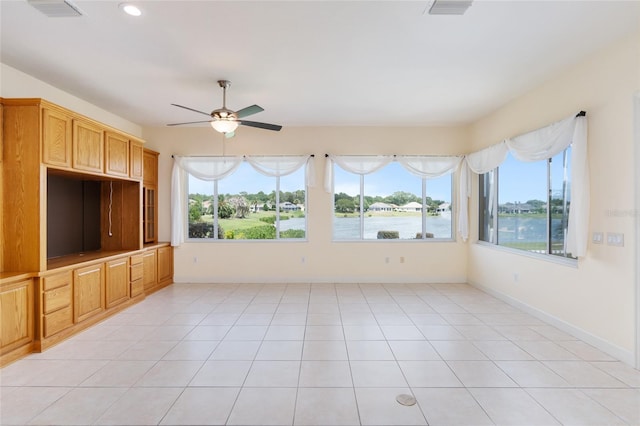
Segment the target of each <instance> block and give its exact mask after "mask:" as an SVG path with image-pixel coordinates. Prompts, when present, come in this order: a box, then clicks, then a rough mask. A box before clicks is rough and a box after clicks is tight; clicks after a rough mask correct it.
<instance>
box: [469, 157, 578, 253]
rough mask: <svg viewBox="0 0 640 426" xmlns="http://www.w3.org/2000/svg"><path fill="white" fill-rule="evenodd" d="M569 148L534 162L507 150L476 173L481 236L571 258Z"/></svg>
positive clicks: (512, 245) (494, 241)
mask: <svg viewBox="0 0 640 426" xmlns="http://www.w3.org/2000/svg"><path fill="white" fill-rule="evenodd" d="M570 151H571V147H569V148H567V149H565V150H564V151H563V152H561V153H559V154H557V155H556V156H554V157H552V158H550V159H548V160H544V161H536V162H529V163H525V162H521V161H517V160H516V159H515V158H513V157H512V156H511V154H509V155H508V156H507V159H506V160H505V161H504V162H503V163H502V164H501V165H500V166H499V167H498V168H496V169H494V170H492V171H490V172H488V173H485V174H483V175H480V180H479V182H480V188H479V189H480V190H479V194H480V195H479V212H480V217H479V224H480V226H479V239H480V240H481V241H486V242H489V243H493V244H497V245H499V246H504V247H509V248H513V249H519V250H525V251H528V252H533V253H542V254H551V255H555V256H563V257H572V256H571V254H570V253H567V249H566V235H567V228H568V223H569V207H570V200H571V185H570V176H571V173H570V162H569V158H570Z"/></svg>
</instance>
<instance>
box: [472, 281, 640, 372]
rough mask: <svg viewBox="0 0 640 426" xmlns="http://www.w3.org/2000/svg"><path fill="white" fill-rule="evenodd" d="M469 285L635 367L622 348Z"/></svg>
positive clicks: (510, 300)
mask: <svg viewBox="0 0 640 426" xmlns="http://www.w3.org/2000/svg"><path fill="white" fill-rule="evenodd" d="M469 284H470V285H472V286H474V287H476V288H477V289H479V290H482V291H484V292H485V293H488V294H490V295H492V296H494V297H496V298H498V299H500V300H502V301H503V302H505V303H508V304H509V305H511V306H513V307H516V308H518V309H520V310H522V311H524V312H526V313H528V314H529V315H532V316H534V317H536V318H538V319H539V320H541V321H544V322H546V323H548V324H550V325H553V326H554V327H556V328H558V329H560V330H562V331H564V332H565V333H568V334H570V335H572V336H574V337H576V338H578V339H580V340H582V341H584V342H586V343H588V344H590V345H591V346H594V347H596V348H598V349H600V350H601V351H602V352H604V353H606V354H608V355H610V356H612V357H614V358H616V359H619V360H620V361H622V362H624V363H625V364H629V365H630V366H635V362H636V360H635V354H634V353H633V352H632V351H628V350H626V349H624V348H621V347H619V346H617V345H614V344H613V343H611V342H609V341H607V340H604V339H602V338H601V337H598V336H596V335H594V334H592V333H589V332H588V331H586V330H583V329H581V328H579V327H576V326H575V325H573V324H570V323H568V322H566V321H564V320H562V319H560V318H558V317H556V316H553V315H551V314H549V313H547V312H545V311H542V310H540V309H538V308H535V307H533V306H530V305H527V304H526V303H523V302H521V301H519V300H517V299H514V298H513V297H511V296H508V295H506V294H504V293H501V292H499V291H496V290H493V289H491V288H489V287H485V286H483V285H482V284H479V283H475V282H469Z"/></svg>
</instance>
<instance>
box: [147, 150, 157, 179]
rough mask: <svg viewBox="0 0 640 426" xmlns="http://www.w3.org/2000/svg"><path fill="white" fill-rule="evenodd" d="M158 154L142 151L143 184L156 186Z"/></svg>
mask: <svg viewBox="0 0 640 426" xmlns="http://www.w3.org/2000/svg"><path fill="white" fill-rule="evenodd" d="M158 155H159V154H158V153H157V152H155V151H152V150H150V149H145V150H144V160H143V162H144V166H143V167H144V183H145V184H147V183H148V184H151V185H157V184H158Z"/></svg>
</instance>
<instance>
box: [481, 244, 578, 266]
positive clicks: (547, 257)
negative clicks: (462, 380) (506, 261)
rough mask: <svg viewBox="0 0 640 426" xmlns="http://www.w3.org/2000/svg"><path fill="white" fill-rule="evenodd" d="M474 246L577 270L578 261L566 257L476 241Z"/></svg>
mask: <svg viewBox="0 0 640 426" xmlns="http://www.w3.org/2000/svg"><path fill="white" fill-rule="evenodd" d="M476 244H477V245H478V246H481V247H486V248H487V249H490V250H498V251H501V252H506V253H511V254H515V255H518V256H524V257H530V258H532V259H537V260H542V261H545V262H551V263H556V264H558V265H564V266H570V267H573V268H578V259H571V258H567V257H560V256H554V255H551V254H543V253H533V252H530V251H526V250H520V249H514V248H510V247H505V246H499V245H497V244H492V243H488V242H486V241H477V242H476Z"/></svg>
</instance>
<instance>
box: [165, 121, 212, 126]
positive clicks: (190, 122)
mask: <svg viewBox="0 0 640 426" xmlns="http://www.w3.org/2000/svg"><path fill="white" fill-rule="evenodd" d="M196 123H211V120H204V121H187V122H186V123H171V124H167V126H182V125H183V124H196Z"/></svg>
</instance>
